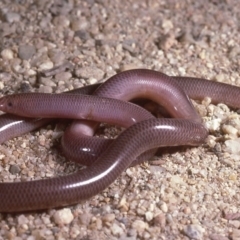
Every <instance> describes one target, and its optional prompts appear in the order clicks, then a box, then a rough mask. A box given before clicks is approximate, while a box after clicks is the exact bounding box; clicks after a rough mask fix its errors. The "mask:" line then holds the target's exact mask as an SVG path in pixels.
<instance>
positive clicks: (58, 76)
mask: <svg viewBox="0 0 240 240" xmlns="http://www.w3.org/2000/svg"><path fill="white" fill-rule="evenodd" d="M71 77H72V74H71V73H70V72H62V73H58V74H56V75H55V79H56V80H57V81H63V82H67V81H68V80H69V79H70V78H71Z"/></svg>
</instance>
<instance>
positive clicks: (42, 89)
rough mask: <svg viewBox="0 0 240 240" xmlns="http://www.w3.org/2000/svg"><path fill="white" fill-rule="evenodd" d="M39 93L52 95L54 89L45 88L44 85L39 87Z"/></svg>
mask: <svg viewBox="0 0 240 240" xmlns="http://www.w3.org/2000/svg"><path fill="white" fill-rule="evenodd" d="M39 92H41V93H52V92H53V89H52V87H50V86H43V85H42V86H40V87H39Z"/></svg>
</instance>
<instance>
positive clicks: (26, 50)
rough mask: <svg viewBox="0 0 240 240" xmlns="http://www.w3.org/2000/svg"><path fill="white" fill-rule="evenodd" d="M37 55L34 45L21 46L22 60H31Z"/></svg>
mask: <svg viewBox="0 0 240 240" xmlns="http://www.w3.org/2000/svg"><path fill="white" fill-rule="evenodd" d="M35 53H36V48H35V47H34V46H32V45H21V46H20V47H19V49H18V56H19V58H20V59H22V60H29V59H31V58H32V56H33V55H34V54H35Z"/></svg>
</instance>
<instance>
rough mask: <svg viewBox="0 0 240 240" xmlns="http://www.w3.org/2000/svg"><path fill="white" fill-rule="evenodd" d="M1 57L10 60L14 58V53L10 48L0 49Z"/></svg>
mask: <svg viewBox="0 0 240 240" xmlns="http://www.w3.org/2000/svg"><path fill="white" fill-rule="evenodd" d="M1 57H2V58H3V59H5V60H11V59H13V58H14V53H13V51H12V50H11V49H9V48H6V49H3V50H2V51H1Z"/></svg>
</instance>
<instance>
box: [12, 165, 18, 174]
mask: <svg viewBox="0 0 240 240" xmlns="http://www.w3.org/2000/svg"><path fill="white" fill-rule="evenodd" d="M20 171H21V169H20V168H19V166H18V165H11V166H10V168H9V172H10V173H11V174H18V173H19V172H20Z"/></svg>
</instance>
